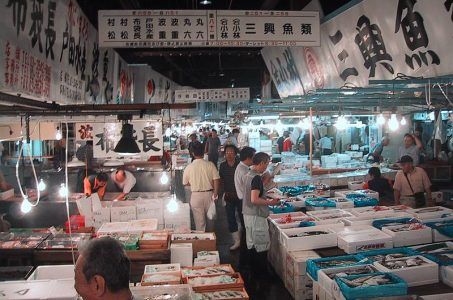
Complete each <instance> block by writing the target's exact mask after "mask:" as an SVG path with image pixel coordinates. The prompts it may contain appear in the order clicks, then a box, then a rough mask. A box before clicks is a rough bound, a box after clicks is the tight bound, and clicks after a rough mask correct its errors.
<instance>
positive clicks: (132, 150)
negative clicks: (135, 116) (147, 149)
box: [113, 120, 140, 155]
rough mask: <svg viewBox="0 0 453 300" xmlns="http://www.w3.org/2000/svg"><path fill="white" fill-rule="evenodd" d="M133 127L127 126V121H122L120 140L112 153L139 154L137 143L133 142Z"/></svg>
mask: <svg viewBox="0 0 453 300" xmlns="http://www.w3.org/2000/svg"><path fill="white" fill-rule="evenodd" d="M133 135H134V126H133V125H132V124H129V123H128V121H127V120H126V121H124V123H123V127H122V128H121V139H120V140H119V141H118V144H116V147H115V149H114V150H113V151H115V152H116V153H118V154H119V155H136V154H138V153H140V148H138V145H137V142H136V141H135V140H134V137H133Z"/></svg>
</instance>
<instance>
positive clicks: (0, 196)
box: [0, 189, 14, 200]
mask: <svg viewBox="0 0 453 300" xmlns="http://www.w3.org/2000/svg"><path fill="white" fill-rule="evenodd" d="M12 197H14V189H9V190H7V191H4V192H0V200H6V199H9V198H12Z"/></svg>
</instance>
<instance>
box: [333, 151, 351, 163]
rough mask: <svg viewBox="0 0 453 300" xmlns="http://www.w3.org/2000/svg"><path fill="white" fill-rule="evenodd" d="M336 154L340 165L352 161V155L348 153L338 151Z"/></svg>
mask: <svg viewBox="0 0 453 300" xmlns="http://www.w3.org/2000/svg"><path fill="white" fill-rule="evenodd" d="M335 155H336V156H337V162H338V165H341V164H347V163H350V162H351V157H350V156H349V155H347V154H341V153H337V154H335Z"/></svg>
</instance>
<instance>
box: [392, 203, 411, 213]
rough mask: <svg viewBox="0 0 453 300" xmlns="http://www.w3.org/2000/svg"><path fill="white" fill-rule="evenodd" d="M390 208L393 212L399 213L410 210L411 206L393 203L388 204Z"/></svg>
mask: <svg viewBox="0 0 453 300" xmlns="http://www.w3.org/2000/svg"><path fill="white" fill-rule="evenodd" d="M388 207H390V208H391V209H393V211H394V212H396V213H399V212H407V211H409V210H411V209H412V208H411V207H409V206H406V205H395V206H388Z"/></svg>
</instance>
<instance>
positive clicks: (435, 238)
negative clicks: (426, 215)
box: [432, 229, 453, 243]
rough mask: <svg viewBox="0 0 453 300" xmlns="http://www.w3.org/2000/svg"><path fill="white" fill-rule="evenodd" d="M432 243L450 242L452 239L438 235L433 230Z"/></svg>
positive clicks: (438, 233) (436, 231) (437, 232)
mask: <svg viewBox="0 0 453 300" xmlns="http://www.w3.org/2000/svg"><path fill="white" fill-rule="evenodd" d="M432 232H433V242H435V243H436V242H446V241H451V240H453V238H451V237H449V236H448V235H444V234H442V233H440V232H439V231H438V230H436V229H433V230H432Z"/></svg>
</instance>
